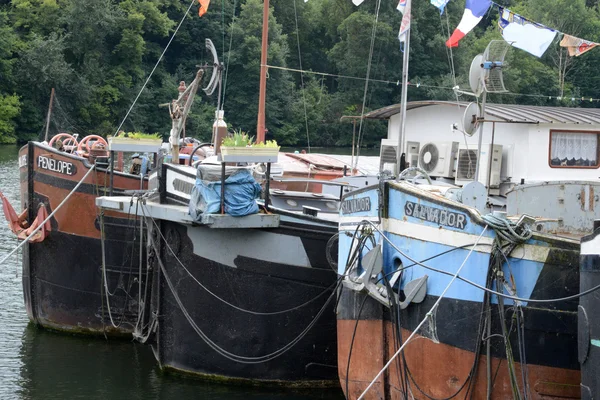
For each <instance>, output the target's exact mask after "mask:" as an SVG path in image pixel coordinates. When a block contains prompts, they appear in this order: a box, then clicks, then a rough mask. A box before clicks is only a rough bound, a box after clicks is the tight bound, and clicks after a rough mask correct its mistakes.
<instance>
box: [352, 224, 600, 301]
mask: <svg viewBox="0 0 600 400" xmlns="http://www.w3.org/2000/svg"><path fill="white" fill-rule="evenodd" d="M361 224H363V225H371V226H372V227H373V228H374V229H375V230H376V231H377V232H379V233H380V234H381V235H382V239H383V240H385V241H386V242H387V243H389V245H390V246H392V248H393V249H394V250H396V251H397V252H398V253H399V254H400V255H402V256H403V257H406V259H408V260H409V261H410V262H412V263H414V265H419V266H421V267H423V268H425V269H428V270H430V271H433V272H438V273H440V274H444V275H448V276H453V274H452V273H450V272H448V271H444V270H441V269H437V268H434V267H431V266H429V265H426V264H424V263H422V262H419V261H417V260H415V259H414V258H412V257H411V256H409V255H408V254H406V253H405V252H404V251H402V250H401V249H400V248H398V247H397V246H396V245H394V243H393V242H392V241H391V240H390V239H388V238H387V237H386V236H385V235H383V232H382V231H381V230H380V229H379V228H378V227H377V226H375V224H373V222H371V221H369V220H363V221H362V222H361ZM359 226H360V225H359ZM458 279H460V280H461V281H463V282H465V283H468V284H469V285H471V286H474V287H476V288H478V289H480V290H483V291H484V292H487V293H490V294H494V295H496V296H500V297H503V298H505V299H510V300H514V301H521V302H529V303H555V302H562V301H570V300H575V299H578V298H580V297H582V296H586V295H588V294H590V293H593V292H596V291H598V290H600V285H598V286H594V287H593V288H590V289H588V290H585V291H583V292H579V293H577V294H574V295H571V296H566V297H559V298H555V299H525V298H522V297H518V296H511V295H508V294H505V293H501V292H498V291H495V290H492V289H488V288H486V287H485V286H481V285H479V284H477V283H475V282H473V281H471V280H469V279H467V278H464V277H462V276H458Z"/></svg>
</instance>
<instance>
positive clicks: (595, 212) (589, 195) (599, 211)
mask: <svg viewBox="0 0 600 400" xmlns="http://www.w3.org/2000/svg"><path fill="white" fill-rule="evenodd" d="M598 193H600V182H591V181H581V182H575V181H558V182H545V183H540V184H531V185H519V186H515V187H514V188H513V189H512V190H511V191H510V192H508V193H507V200H508V201H507V212H508V214H509V215H521V214H528V215H531V216H534V217H540V218H544V219H547V220H548V221H547V222H543V223H539V224H538V223H536V224H535V226H534V230H535V231H536V232H544V233H554V234H571V235H584V234H587V233H590V232H591V231H592V227H593V224H594V220H596V219H600V208H599V207H596V203H597V202H598V200H599V199H598Z"/></svg>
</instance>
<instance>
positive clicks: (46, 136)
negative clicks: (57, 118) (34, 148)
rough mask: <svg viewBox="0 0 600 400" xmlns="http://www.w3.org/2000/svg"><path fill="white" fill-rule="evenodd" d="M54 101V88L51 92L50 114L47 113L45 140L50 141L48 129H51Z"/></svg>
mask: <svg viewBox="0 0 600 400" xmlns="http://www.w3.org/2000/svg"><path fill="white" fill-rule="evenodd" d="M53 103H54V88H52V91H51V92H50V104H48V115H46V134H45V135H44V142H47V141H48V130H49V129H50V115H51V114H52V104H53Z"/></svg>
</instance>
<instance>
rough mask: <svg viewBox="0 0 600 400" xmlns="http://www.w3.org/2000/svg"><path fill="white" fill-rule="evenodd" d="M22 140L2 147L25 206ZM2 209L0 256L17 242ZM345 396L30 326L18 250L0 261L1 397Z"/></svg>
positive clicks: (272, 399) (3, 167) (8, 175)
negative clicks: (227, 379)
mask: <svg viewBox="0 0 600 400" xmlns="http://www.w3.org/2000/svg"><path fill="white" fill-rule="evenodd" d="M17 152H18V148H17V147H16V146H0V191H2V192H3V193H4V195H5V196H6V197H7V198H9V199H10V201H11V203H12V204H13V206H14V207H15V209H16V210H17V211H20V209H19V203H20V201H19V174H18V164H17ZM17 244H18V243H17V241H16V239H15V238H14V236H13V235H12V233H11V232H10V230H9V229H8V226H7V223H6V220H5V219H4V217H3V216H0V259H2V258H4V256H5V255H6V254H8V253H9V252H10V251H11V250H13V249H14V248H15V247H16V246H17ZM192 398H201V399H215V400H234V399H244V400H246V399H265V400H276V399H277V400H279V399H290V400H301V399H306V400H313V399H343V396H342V395H341V391H340V390H314V391H310V392H294V391H286V390H277V391H275V390H268V391H267V390H264V389H257V388H248V387H231V386H226V385H217V384H211V383H206V382H203V381H200V380H196V379H190V378H182V377H179V376H176V375H172V374H164V373H162V372H161V371H160V369H159V368H158V367H157V365H156V362H155V360H154V356H153V354H152V351H151V349H150V348H149V347H146V346H143V345H140V344H137V343H134V342H131V341H114V340H111V341H105V340H103V339H94V338H88V337H76V336H69V335H65V334H58V333H54V332H49V331H45V330H43V329H38V328H36V327H35V326H32V325H29V321H28V319H27V314H26V312H25V307H24V305H23V293H22V289H21V259H20V255H19V257H18V258H17V256H13V257H11V258H10V259H9V260H8V261H7V262H6V263H4V264H3V265H0V399H27V400H42V399H43V400H55V399H61V400H62V399H86V400H94V399H124V400H125V399H127V400H129V399H140V400H142V399H144V400H147V399H161V400H163V399H164V400H167V399H177V400H179V399H192Z"/></svg>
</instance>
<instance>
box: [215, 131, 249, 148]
mask: <svg viewBox="0 0 600 400" xmlns="http://www.w3.org/2000/svg"><path fill="white" fill-rule="evenodd" d="M253 142H254V136H248V134H247V133H246V132H244V131H242V130H241V129H239V130H237V131H233V135H229V136H226V137H225V138H223V142H222V143H221V145H222V146H225V147H249V146H252V143H253Z"/></svg>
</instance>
